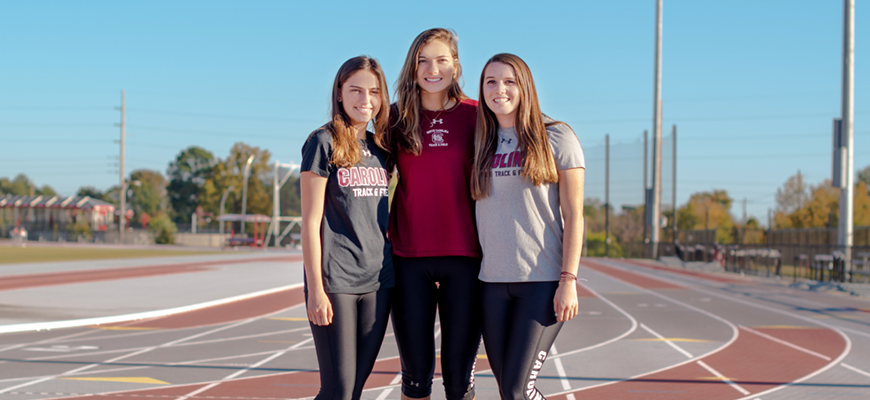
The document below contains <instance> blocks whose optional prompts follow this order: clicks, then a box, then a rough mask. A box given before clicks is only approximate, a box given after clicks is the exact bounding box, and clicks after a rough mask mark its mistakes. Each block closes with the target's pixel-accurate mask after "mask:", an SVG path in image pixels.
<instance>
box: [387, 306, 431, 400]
mask: <svg viewBox="0 0 870 400" xmlns="http://www.w3.org/2000/svg"><path fill="white" fill-rule="evenodd" d="M435 328H436V329H435V335H434V337H435V339H436V340H437V339H438V336H441V322H437V323H435ZM440 351H441V349H440V348H438V349H435V352H436V353H438V352H440ZM391 358H392V357H391ZM400 382H402V373H401V372H399V373H398V374H396V376H394V377H393V380H391V381H390V385H389V386H396V385H398V384H399V383H400ZM381 389H382V388H373V389H371V390H381ZM392 392H393V387H385V388H383V392H381V394H379V395H378V397H377V398H376V399H375V400H385V399H386V398H387V396H389V395H390V394H391V393H392Z"/></svg>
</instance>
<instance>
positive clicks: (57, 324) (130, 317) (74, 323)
mask: <svg viewBox="0 0 870 400" xmlns="http://www.w3.org/2000/svg"><path fill="white" fill-rule="evenodd" d="M298 287H302V283H296V284H293V285H287V286H281V287H277V288H274V289H267V290H261V291H259V292H254V293H248V294H242V295H238V296H233V297H227V298H225V299H219V300H212V301H207V302H204V303H199V304H193V305H189V306H181V307H175V308H167V309H165V310H154V311H145V312H140V313H134V314H125V315H115V316H110V317H96V318H83V319H71V320H67V321H51V322H34V323H29V324H13V325H4V326H0V334H3V333H13V332H31V331H41V330H50V329H60V328H75V327H81V326H90V325H102V324H112V323H116V322H126V321H135V320H140V319H147V318H157V317H165V316H167V315H172V314H179V313H183V312H188V311H195V310H199V309H203V308H208V307H213V306H219V305H222V304H227V303H232V302H235V301H239V300H246V299H250V298H253V297H257V296H264V295H267V294H272V293H276V292H280V291H284V290H289V289H296V288H298Z"/></svg>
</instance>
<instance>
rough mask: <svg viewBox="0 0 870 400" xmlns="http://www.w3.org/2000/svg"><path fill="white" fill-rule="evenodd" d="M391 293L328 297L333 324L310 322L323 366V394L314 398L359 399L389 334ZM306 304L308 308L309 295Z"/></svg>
mask: <svg viewBox="0 0 870 400" xmlns="http://www.w3.org/2000/svg"><path fill="white" fill-rule="evenodd" d="M392 290H393V289H381V290H378V291H377V292H371V293H364V294H343V293H327V294H326V296H327V297H329V301H330V302H331V303H332V312H333V317H332V323H331V324H329V325H326V326H318V325H314V324H312V323H310V321H309V324H310V325H311V334H312V336H314V348H315V349H316V351H317V363H318V364H319V365H320V393H318V394H317V397H315V399H317V400H339V399H341V400H350V399H359V398H360V396H361V395H362V390H363V385H365V383H366V379H368V377H369V374H371V373H372V368H374V365H375V360H376V359H377V357H378V352H379V351H380V349H381V343H383V341H384V333H386V331H387V321H389V315H390V295H391V292H392ZM305 301H306V305H307V303H308V293H307V292H306V293H305Z"/></svg>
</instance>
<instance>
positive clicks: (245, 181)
mask: <svg viewBox="0 0 870 400" xmlns="http://www.w3.org/2000/svg"><path fill="white" fill-rule="evenodd" d="M252 162H254V155H253V154H252V155H251V156H250V157H248V161H247V162H246V163H245V171H244V173H242V217H244V216H245V214H246V212H247V208H248V175H249V174H250V172H251V163H252ZM240 233H245V220H244V219H242V231H241V232H240Z"/></svg>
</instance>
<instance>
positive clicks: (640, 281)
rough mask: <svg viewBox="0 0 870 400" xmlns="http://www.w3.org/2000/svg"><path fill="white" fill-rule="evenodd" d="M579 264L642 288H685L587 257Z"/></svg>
mask: <svg viewBox="0 0 870 400" xmlns="http://www.w3.org/2000/svg"><path fill="white" fill-rule="evenodd" d="M580 264H582V265H583V266H585V267H588V268H590V269H594V270H596V271H598V272H601V273H604V274H607V275H610V276H612V277H614V278H617V279H619V280H622V281H625V282H628V283H631V284H633V285H636V286H640V287H642V288H644V289H685V288H684V287H682V286H678V285H674V284H673V283H669V282H665V281H660V280H658V279H654V278H649V277H646V276H643V275H638V274H635V273H631V272H627V271H623V270H620V269H616V268H613V267H611V266H608V265H605V264H601V263H598V262H595V261H590V260H589V259H584V260H582V261H581V262H580Z"/></svg>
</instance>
